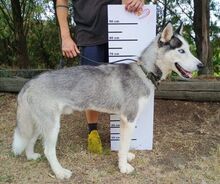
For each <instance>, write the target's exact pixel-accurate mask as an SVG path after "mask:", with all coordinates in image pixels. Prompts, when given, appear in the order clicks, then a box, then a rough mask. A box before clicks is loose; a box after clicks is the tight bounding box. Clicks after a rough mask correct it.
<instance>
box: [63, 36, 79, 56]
mask: <svg viewBox="0 0 220 184" xmlns="http://www.w3.org/2000/svg"><path fill="white" fill-rule="evenodd" d="M79 53H80V51H79V49H78V47H77V45H76V43H75V42H74V41H73V40H72V38H71V37H63V38H62V54H63V56H65V57H68V58H73V57H76V56H77V55H78V54H79Z"/></svg>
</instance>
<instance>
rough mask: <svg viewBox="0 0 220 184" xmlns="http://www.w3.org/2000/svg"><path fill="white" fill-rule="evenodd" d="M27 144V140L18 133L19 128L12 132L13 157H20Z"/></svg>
mask: <svg viewBox="0 0 220 184" xmlns="http://www.w3.org/2000/svg"><path fill="white" fill-rule="evenodd" d="M28 142H29V139H28V138H27V137H25V136H22V134H21V132H20V131H19V128H18V127H16V128H15V132H14V139H13V143H12V151H13V153H14V154H15V155H20V154H21V153H22V152H23V151H24V150H25V148H26V147H27V144H28Z"/></svg>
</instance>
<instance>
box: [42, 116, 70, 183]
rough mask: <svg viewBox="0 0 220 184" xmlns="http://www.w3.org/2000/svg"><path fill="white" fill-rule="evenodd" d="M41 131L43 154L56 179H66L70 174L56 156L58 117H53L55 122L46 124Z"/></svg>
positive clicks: (58, 128)
mask: <svg viewBox="0 0 220 184" xmlns="http://www.w3.org/2000/svg"><path fill="white" fill-rule="evenodd" d="M46 124H47V126H45V127H44V130H43V138H44V153H45V156H46V158H47V160H48V161H49V163H50V166H51V168H52V170H53V172H54V173H55V175H56V177H57V178H58V179H68V178H70V177H71V175H72V172H71V171H69V170H67V169H64V168H63V167H62V166H61V165H60V163H59V161H58V159H57V156H56V143H57V138H58V134H59V130H60V117H55V121H54V122H53V121H51V122H47V123H46Z"/></svg>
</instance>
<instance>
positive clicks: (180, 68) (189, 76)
mask: <svg viewBox="0 0 220 184" xmlns="http://www.w3.org/2000/svg"><path fill="white" fill-rule="evenodd" d="M176 66H177V68H178V69H179V71H180V72H181V73H182V75H183V76H184V77H186V78H191V77H192V73H191V72H189V71H187V70H184V69H183V68H182V67H181V66H180V65H179V64H178V63H177V64H176Z"/></svg>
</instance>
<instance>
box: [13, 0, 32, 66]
mask: <svg viewBox="0 0 220 184" xmlns="http://www.w3.org/2000/svg"><path fill="white" fill-rule="evenodd" d="M11 7H12V16H13V23H14V30H15V31H14V33H15V40H16V51H17V60H18V65H19V67H20V68H29V66H30V63H29V57H28V51H27V41H26V35H25V34H24V26H23V17H22V15H21V5H20V1H19V0H11Z"/></svg>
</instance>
